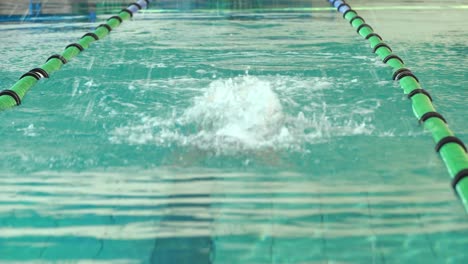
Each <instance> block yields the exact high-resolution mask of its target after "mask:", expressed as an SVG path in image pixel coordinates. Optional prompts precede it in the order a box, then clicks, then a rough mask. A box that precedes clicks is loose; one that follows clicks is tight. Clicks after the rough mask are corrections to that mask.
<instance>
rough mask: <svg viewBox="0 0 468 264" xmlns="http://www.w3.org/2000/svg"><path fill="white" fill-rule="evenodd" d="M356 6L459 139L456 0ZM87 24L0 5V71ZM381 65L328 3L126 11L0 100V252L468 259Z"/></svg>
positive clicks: (442, 180)
mask: <svg viewBox="0 0 468 264" xmlns="http://www.w3.org/2000/svg"><path fill="white" fill-rule="evenodd" d="M360 14H361V15H362V16H363V17H365V18H366V20H367V21H368V23H370V24H371V25H372V26H373V27H374V29H375V30H376V31H377V32H379V33H380V34H381V35H382V36H383V37H384V38H385V39H386V41H387V43H389V44H390V45H391V46H392V48H393V49H394V51H395V52H397V53H398V54H400V55H401V56H402V57H403V59H404V60H405V61H406V62H407V64H408V65H409V66H410V67H411V68H412V69H413V71H414V72H415V73H416V74H417V75H418V77H419V78H420V79H421V83H422V84H423V86H424V87H425V88H426V89H427V90H429V91H430V92H431V94H432V95H433V97H434V99H435V105H436V107H437V109H439V110H440V112H441V113H442V114H444V116H446V117H447V119H448V121H449V123H450V127H451V128H452V129H453V130H454V131H455V132H456V133H457V135H458V136H459V137H460V138H461V139H463V140H464V141H465V142H467V141H468V124H467V122H466V116H467V114H466V98H468V90H467V89H466V87H468V79H467V77H466V67H465V65H467V63H468V61H467V58H466V56H465V53H466V51H467V47H466V45H465V40H466V37H467V36H468V30H467V29H466V28H465V26H464V24H463V23H461V22H460V21H463V18H464V17H465V16H466V11H464V10H454V9H442V11H441V10H427V9H422V10H418V11H415V10H410V11H408V10H369V11H360ZM395 17H400V18H401V19H399V20H396V21H395V19H394V18H395ZM435 20H436V21H437V23H435ZM428 24H429V25H428ZM95 26H96V25H95V24H89V23H70V22H67V23H63V24H61V23H54V24H28V23H23V24H3V25H0V31H1V35H2V36H3V37H2V42H1V43H0V48H1V49H0V54H1V56H2V59H3V62H2V66H1V68H0V76H1V79H0V88H1V89H7V88H9V86H10V85H12V84H13V83H14V82H15V81H16V80H17V78H18V77H19V76H21V75H22V74H23V73H24V72H26V71H27V70H29V69H31V68H34V67H36V66H39V65H41V64H42V63H43V62H44V61H45V59H46V58H47V57H49V56H50V55H52V54H54V53H57V52H59V51H61V50H63V48H64V47H65V46H66V45H67V44H69V43H71V42H75V41H76V40H77V39H79V37H81V36H82V35H83V34H84V33H85V32H88V31H89V30H90V29H91V28H94V27H95ZM390 79H391V72H390V69H389V68H388V67H386V66H385V65H383V64H382V63H381V62H380V61H379V60H378V59H377V58H376V57H375V56H374V55H373V54H372V53H371V50H370V48H369V47H368V46H367V44H366V42H364V41H363V40H362V39H361V38H360V37H359V36H358V35H357V34H356V33H355V32H354V30H352V28H351V27H349V25H348V24H347V23H346V22H345V21H344V20H343V19H342V18H341V16H340V15H339V14H337V13H336V12H335V11H333V12H317V13H300V14H299V13H295V14H279V13H278V14H271V13H270V14H255V15H252V14H243V15H236V16H231V17H230V19H225V18H224V17H220V16H216V15H215V16H213V15H212V14H211V15H206V14H188V13H187V14H144V15H140V16H138V17H135V21H133V22H126V23H124V24H123V25H122V26H121V27H119V28H118V29H117V30H115V31H113V32H112V34H111V35H110V36H109V37H107V38H106V39H103V40H101V41H99V42H96V43H94V44H93V46H92V47H91V48H90V49H88V50H86V52H83V53H82V54H80V55H79V56H78V57H77V58H75V59H74V60H73V61H71V62H70V63H69V64H67V65H66V66H65V67H64V68H63V69H62V70H61V71H59V72H57V73H55V74H54V75H53V76H52V77H51V78H50V79H48V80H45V81H44V80H43V81H41V82H40V83H39V84H38V85H37V86H35V87H34V88H33V89H32V90H31V91H30V93H29V94H28V95H27V97H26V98H25V100H24V102H23V105H22V106H21V107H18V108H15V109H12V110H8V111H5V112H2V113H1V114H0V115H1V117H2V125H1V126H0V133H1V135H2V151H1V154H0V155H1V158H0V166H1V169H0V176H1V177H0V189H1V191H0V262H2V263H50V262H55V263H464V262H466V261H467V260H468V254H467V253H466V247H467V245H468V236H467V235H468V222H467V217H466V213H465V212H464V209H463V207H462V205H461V204H460V202H459V201H458V200H457V198H456V197H455V195H454V193H453V192H452V190H451V189H450V177H449V175H448V173H447V172H446V170H445V167H444V165H443V163H442V161H441V160H440V159H439V157H438V156H437V155H436V153H435V152H434V150H433V146H434V143H433V142H432V139H431V136H430V135H429V134H427V133H426V132H424V130H423V129H422V128H421V127H420V126H419V125H418V123H417V121H416V119H415V117H414V116H413V114H412V110H411V105H410V102H409V101H408V100H407V98H406V97H405V96H404V95H403V93H402V91H401V90H400V88H399V86H398V85H397V84H396V83H393V82H392V81H390Z"/></svg>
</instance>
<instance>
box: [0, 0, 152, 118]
mask: <svg viewBox="0 0 468 264" xmlns="http://www.w3.org/2000/svg"><path fill="white" fill-rule="evenodd" d="M151 2H152V0H138V1H136V2H135V3H132V4H130V5H129V6H128V7H127V8H124V9H123V10H122V11H120V13H119V14H118V15H115V16H111V17H110V18H109V19H108V20H107V22H106V23H105V24H100V25H99V26H97V27H96V29H95V30H94V32H88V33H86V34H84V35H83V36H82V37H81V38H80V40H79V41H78V42H76V43H72V44H70V45H68V46H66V47H65V50H64V51H63V53H62V54H54V55H52V56H50V57H49V58H48V59H47V60H46V63H45V64H44V65H42V66H40V67H37V68H34V69H32V70H30V71H29V72H27V73H25V74H23V75H22V76H21V77H20V78H19V80H18V81H17V82H16V83H15V84H14V85H13V86H12V87H11V88H10V89H6V90H3V91H0V111H2V110H6V109H9V108H11V107H14V106H17V105H20V104H21V102H22V101H24V100H23V99H24V96H25V95H26V93H27V92H28V91H29V90H30V89H31V88H32V87H33V86H34V85H36V83H37V82H38V81H40V80H41V79H43V78H49V76H50V75H52V73H54V72H55V71H58V70H60V69H61V67H62V66H63V65H65V64H67V63H68V62H70V60H71V59H73V58H74V57H76V56H77V55H78V54H80V53H81V52H83V51H85V50H86V49H87V48H89V46H90V45H91V43H92V42H94V41H98V40H100V39H103V38H104V37H106V36H107V35H108V34H109V33H110V32H111V31H112V30H113V29H115V28H116V27H118V26H120V25H121V24H122V23H123V22H124V21H125V20H129V19H131V18H132V17H133V15H134V14H135V13H137V12H138V11H139V10H141V9H147V8H148V7H149V5H150V3H151Z"/></svg>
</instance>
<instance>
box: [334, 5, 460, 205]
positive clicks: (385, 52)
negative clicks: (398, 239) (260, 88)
mask: <svg viewBox="0 0 468 264" xmlns="http://www.w3.org/2000/svg"><path fill="white" fill-rule="evenodd" d="M327 1H328V2H330V4H332V5H333V6H334V7H335V8H336V9H337V10H338V12H340V13H342V14H343V18H344V19H346V20H347V21H348V22H349V23H350V24H351V26H352V27H353V28H355V29H356V32H357V33H358V34H359V35H361V36H362V37H363V38H365V39H366V40H368V41H369V43H370V46H371V48H372V49H373V52H374V53H375V54H377V55H378V56H379V57H380V59H382V61H383V62H384V63H385V64H387V65H389V66H390V67H392V68H393V78H392V79H393V80H395V81H398V82H399V83H400V86H401V88H402V89H403V92H404V93H405V94H406V95H408V98H409V99H410V100H411V102H412V107H413V113H414V114H415V116H416V117H417V118H418V119H419V122H420V123H422V124H424V127H425V128H426V129H427V130H429V131H430V132H431V134H432V137H433V139H434V141H435V143H436V147H435V150H436V152H438V153H439V155H440V156H441V158H442V160H443V161H444V163H445V165H446V167H447V169H448V172H449V174H450V176H451V177H452V187H453V189H454V190H455V192H456V193H457V194H458V197H459V198H460V200H461V201H462V203H463V205H464V206H465V209H466V210H467V212H468V154H467V148H466V146H465V144H464V143H463V141H462V140H461V139H460V138H458V137H456V136H455V135H454V133H453V132H452V131H451V130H450V128H449V127H448V125H447V121H446V119H445V118H444V117H443V116H442V115H441V114H440V113H438V112H437V111H436V110H435V108H434V105H433V104H432V97H431V96H430V94H429V93H428V92H427V91H426V90H425V89H423V88H422V87H421V84H420V83H419V79H418V78H417V77H416V75H415V74H414V73H413V72H412V71H411V70H410V69H409V68H408V67H407V66H406V65H405V63H404V62H403V60H402V59H401V58H400V57H399V56H398V55H396V54H394V53H393V51H392V49H391V48H390V46H388V45H387V44H385V43H384V42H383V40H382V37H381V36H380V35H379V34H377V33H375V32H374V30H373V28H372V27H371V26H370V25H369V24H366V22H365V20H364V18H362V17H361V16H359V15H358V13H357V11H356V10H355V9H353V8H351V6H350V5H349V4H347V3H346V2H345V1H344V0H327Z"/></svg>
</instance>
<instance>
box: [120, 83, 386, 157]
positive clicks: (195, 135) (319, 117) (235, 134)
mask: <svg viewBox="0 0 468 264" xmlns="http://www.w3.org/2000/svg"><path fill="white" fill-rule="evenodd" d="M332 85H333V80H331V79H327V78H318V77H316V78H308V79H303V78H299V77H291V76H260V77H255V76H249V75H244V76H238V77H235V78H228V79H218V80H214V81H212V82H211V83H210V84H209V86H208V87H206V88H204V89H201V90H202V94H201V95H200V96H197V97H195V98H193V101H192V103H191V105H190V106H189V107H186V108H185V109H182V110H181V111H178V110H175V111H173V112H172V114H171V115H170V116H168V117H162V116H161V115H159V116H156V117H155V116H151V115H148V114H147V113H143V114H141V115H140V120H138V121H136V123H135V121H134V122H133V123H131V124H129V125H127V126H123V127H119V128H116V129H115V130H114V131H113V132H112V136H111V141H112V142H114V143H124V142H126V143H130V144H156V145H160V146H172V145H174V144H175V145H179V146H192V147H196V148H199V149H203V150H212V151H215V152H216V153H218V154H235V153H238V152H239V151H245V150H258V149H262V148H273V149H289V150H293V151H304V150H305V149H304V144H316V143H322V142H324V141H327V140H329V138H330V137H334V136H348V135H357V134H369V133H371V132H372V131H373V126H372V125H370V124H369V123H370V121H371V120H372V114H373V112H374V111H375V109H377V108H378V107H379V106H380V103H379V102H378V101H372V102H368V101H366V100H364V101H363V100H361V101H359V102H356V104H355V107H354V109H348V107H343V105H342V104H336V102H333V101H332V100H330V102H327V98H325V97H326V96H325V95H324V93H323V91H324V90H326V89H327V88H329V87H331V86H332Z"/></svg>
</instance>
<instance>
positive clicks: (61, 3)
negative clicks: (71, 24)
mask: <svg viewBox="0 0 468 264" xmlns="http://www.w3.org/2000/svg"><path fill="white" fill-rule="evenodd" d="M132 2H133V1H131V0H105V1H99V0H78V1H74V0H47V1H46V0H18V1H14V0H8V1H1V2H0V18H2V19H0V21H2V20H4V21H5V20H6V18H10V20H11V19H12V18H15V17H17V18H18V20H19V18H24V17H25V16H44V15H92V14H109V13H115V12H117V11H119V10H121V9H122V8H124V7H126V6H128V5H129V4H131V3H132ZM317 6H320V7H325V6H327V5H326V3H323V2H322V1H311V0H296V1H291V0H158V1H154V2H153V3H152V8H153V9H162V10H181V11H196V10H200V9H215V10H216V9H231V10H243V9H272V8H309V7H317Z"/></svg>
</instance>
